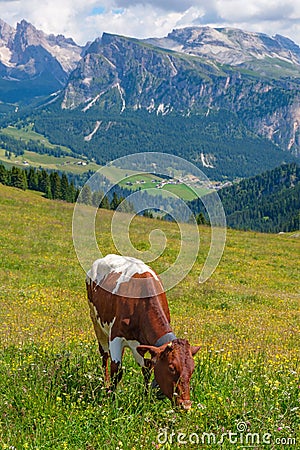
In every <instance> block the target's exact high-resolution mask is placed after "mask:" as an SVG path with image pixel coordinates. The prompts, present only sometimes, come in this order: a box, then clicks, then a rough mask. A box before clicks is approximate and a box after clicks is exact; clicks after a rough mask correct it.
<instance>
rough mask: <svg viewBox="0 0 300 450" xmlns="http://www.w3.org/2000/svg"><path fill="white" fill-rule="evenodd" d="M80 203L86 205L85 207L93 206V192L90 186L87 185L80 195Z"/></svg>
mask: <svg viewBox="0 0 300 450" xmlns="http://www.w3.org/2000/svg"><path fill="white" fill-rule="evenodd" d="M79 201H80V203H84V204H85V205H91V204H92V191H91V188H90V186H89V185H88V184H85V185H84V186H83V188H82V190H81V192H80V194H79Z"/></svg>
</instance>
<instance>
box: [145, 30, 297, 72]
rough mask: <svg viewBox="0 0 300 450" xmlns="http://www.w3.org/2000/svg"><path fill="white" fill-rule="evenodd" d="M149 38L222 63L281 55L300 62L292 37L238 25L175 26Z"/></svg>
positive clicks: (280, 57) (238, 62)
mask: <svg viewBox="0 0 300 450" xmlns="http://www.w3.org/2000/svg"><path fill="white" fill-rule="evenodd" d="M146 41H147V42H149V43H151V44H153V45H156V46H159V47H162V48H166V49H170V50H176V51H180V52H183V53H188V54H191V55H197V56H201V57H206V58H209V59H212V60H215V61H217V62H219V63H221V64H230V65H234V66H239V65H241V64H246V66H247V62H249V61H251V62H252V61H253V60H263V59H266V58H278V59H281V60H285V61H287V62H290V63H292V64H299V65H300V49H299V46H298V45H297V44H295V43H294V42H293V41H291V40H290V39H287V38H284V37H282V36H279V35H275V36H273V37H271V36H268V35H267V34H264V33H257V32H248V31H244V30H240V29H238V28H229V27H225V28H211V27H208V26H205V27H187V28H180V29H174V30H173V31H172V32H171V33H169V34H168V35H167V37H166V38H159V39H147V40H146Z"/></svg>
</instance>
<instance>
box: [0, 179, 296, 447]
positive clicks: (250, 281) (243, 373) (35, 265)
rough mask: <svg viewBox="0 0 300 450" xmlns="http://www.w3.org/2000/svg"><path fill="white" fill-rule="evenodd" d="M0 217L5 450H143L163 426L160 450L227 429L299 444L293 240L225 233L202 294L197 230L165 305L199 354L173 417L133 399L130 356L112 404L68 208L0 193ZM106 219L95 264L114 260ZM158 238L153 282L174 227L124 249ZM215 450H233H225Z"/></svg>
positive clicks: (172, 254) (139, 224) (153, 224)
mask: <svg viewBox="0 0 300 450" xmlns="http://www.w3.org/2000/svg"><path fill="white" fill-rule="evenodd" d="M0 204H1V207H0V226H1V237H0V248H1V253H2V254H1V261H2V265H1V269H0V278H1V281H0V283H1V291H0V305H1V308H0V348H1V350H0V397H1V401H0V448H1V449H2V448H3V449H5V448H9V447H10V446H14V448H16V449H18V450H19V449H20V450H23V449H26V448H29V449H37V448H39V449H56V450H57V449H59V450H60V449H72V450H73V449H74V450H75V449H76V450H81V449H82V450H86V449H89V450H92V449H99V450H100V449H103V448H107V449H116V447H117V446H118V447H119V448H120V449H121V448H123V449H124V450H125V449H133V448H135V449H140V448H143V449H145V448H146V449H152V448H155V446H156V445H157V444H158V438H157V436H158V433H159V430H160V428H164V427H169V430H170V431H172V430H173V431H174V433H175V437H173V438H172V439H173V444H172V445H171V444H165V445H163V446H162V447H161V448H166V449H167V448H177V447H178V445H177V444H174V442H176V439H177V438H178V434H177V433H179V432H184V433H188V434H189V433H197V434H198V437H200V439H201V436H202V432H213V433H215V434H216V436H217V438H220V437H221V434H222V432H224V430H225V432H226V430H231V431H232V432H233V433H235V432H237V428H236V425H237V423H238V422H239V421H243V422H246V423H247V424H248V428H249V430H250V431H251V432H257V433H259V434H260V437H262V435H263V433H270V434H271V435H272V442H273V443H274V441H275V439H282V438H288V437H290V438H296V439H298V442H300V433H299V422H300V420H299V411H300V408H299V406H300V405H299V392H300V389H299V387H300V382H299V331H300V330H299V266H298V264H299V253H300V240H299V238H297V237H293V236H291V235H263V234H259V233H242V232H236V231H232V230H229V231H228V237H227V243H226V249H225V253H224V256H223V259H222V261H221V263H220V265H219V267H218V268H217V270H216V272H215V274H214V275H213V276H212V277H211V279H210V280H209V281H207V282H206V283H205V284H204V285H199V284H198V282H197V277H198V275H199V273H200V270H201V266H202V263H203V261H204V259H205V254H206V252H207V249H208V245H209V230H208V229H207V228H205V227H204V228H201V229H200V233H201V239H202V241H201V243H202V246H201V251H200V254H199V258H198V260H197V262H196V264H195V266H194V268H193V270H192V272H191V273H190V274H189V276H188V277H187V278H186V279H185V280H184V281H183V282H182V283H180V285H179V286H177V287H175V288H174V289H173V290H172V291H171V292H169V293H168V298H169V304H170V309H171V316H172V323H173V328H174V330H175V332H176V334H177V335H178V336H182V337H187V338H188V339H189V340H190V341H191V342H192V343H193V344H196V343H200V344H201V345H202V350H201V351H200V354H199V355H198V357H197V360H196V370H195V373H194V375H193V378H192V387H193V391H192V399H193V401H194V407H193V410H192V411H191V412H190V413H188V414H183V413H178V412H174V411H173V410H172V409H171V405H170V404H169V402H159V401H157V400H154V399H151V398H150V399H143V396H142V377H141V374H140V370H139V369H138V368H137V366H136V365H135V363H134V362H133V361H132V358H131V355H129V354H126V355H125V366H126V372H125V375H124V378H123V381H122V382H121V383H120V386H119V388H118V395H117V400H116V403H111V402H110V400H109V399H108V398H107V396H106V394H105V392H104V390H103V385H102V383H101V380H102V373H101V369H100V364H99V357H98V354H97V348H96V343H95V338H94V334H93V331H92V327H91V323H90V320H89V317H88V309H87V303H86V298H85V297H86V296H85V286H84V273H83V272H82V269H81V268H80V266H79V264H78V262H77V260H76V256H75V254H74V250H73V246H72V232H71V221H72V212H73V205H69V204H65V203H61V202H54V201H48V200H46V199H43V198H41V196H40V195H39V194H36V193H32V192H29V191H27V192H25V193H24V192H22V191H19V190H16V189H13V188H8V187H4V186H2V185H0ZM111 216H112V212H109V211H101V234H100V232H99V230H100V228H99V226H98V232H97V234H98V238H99V242H100V248H102V250H103V253H109V252H112V251H114V247H113V242H112V239H111V236H110V220H111ZM158 227H159V228H162V229H163V230H164V231H165V232H166V233H167V237H168V245H167V250H166V251H165V254H164V257H163V259H160V260H158V261H157V262H156V264H154V265H153V267H154V268H155V269H156V270H158V271H159V270H162V269H163V268H164V267H167V266H168V264H170V263H172V261H174V260H175V259H176V255H177V251H178V249H179V231H178V229H177V227H176V225H174V224H171V223H163V222H160V221H155V220H146V219H143V218H136V219H134V221H133V224H132V240H133V243H134V244H135V245H136V246H137V247H138V248H140V249H145V248H147V245H148V233H149V231H150V230H151V229H152V228H158ZM207 447H208V448H220V446H218V445H210V446H207ZM261 447H262V446H258V447H257V448H261ZM11 448H13V447H11ZM186 448H197V446H196V445H192V444H188V445H187V446H186ZM222 448H225V449H232V448H237V447H236V446H235V445H233V444H232V443H230V442H229V441H228V439H227V440H226V439H225V443H224V444H223V447H222ZM270 448H271V447H270ZM272 448H279V446H277V447H276V446H274V447H272ZM294 448H296V447H295V446H294Z"/></svg>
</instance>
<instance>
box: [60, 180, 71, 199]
mask: <svg viewBox="0 0 300 450" xmlns="http://www.w3.org/2000/svg"><path fill="white" fill-rule="evenodd" d="M61 199H62V200H66V201H70V199H69V182H68V178H67V175H66V174H65V173H63V174H62V176H61Z"/></svg>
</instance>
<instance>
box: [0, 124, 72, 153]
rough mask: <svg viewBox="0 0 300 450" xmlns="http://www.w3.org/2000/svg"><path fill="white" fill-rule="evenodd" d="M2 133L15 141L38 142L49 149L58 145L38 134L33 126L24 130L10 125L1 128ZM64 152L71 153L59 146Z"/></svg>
mask: <svg viewBox="0 0 300 450" xmlns="http://www.w3.org/2000/svg"><path fill="white" fill-rule="evenodd" d="M0 131H1V133H3V134H6V135H7V136H10V137H12V138H14V139H20V140H22V141H24V142H28V141H29V140H32V141H37V142H40V143H41V144H43V145H44V146H45V147H48V148H55V147H56V145H54V144H52V143H51V142H50V141H49V140H48V139H47V138H46V137H45V136H43V135H42V134H40V133H36V132H35V131H33V124H28V125H26V126H24V127H22V128H17V127H14V126H12V125H9V126H8V127H7V128H1V130H0ZM59 147H60V148H61V149H62V150H64V151H66V152H70V149H69V148H68V147H65V146H64V145H60V146H59Z"/></svg>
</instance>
